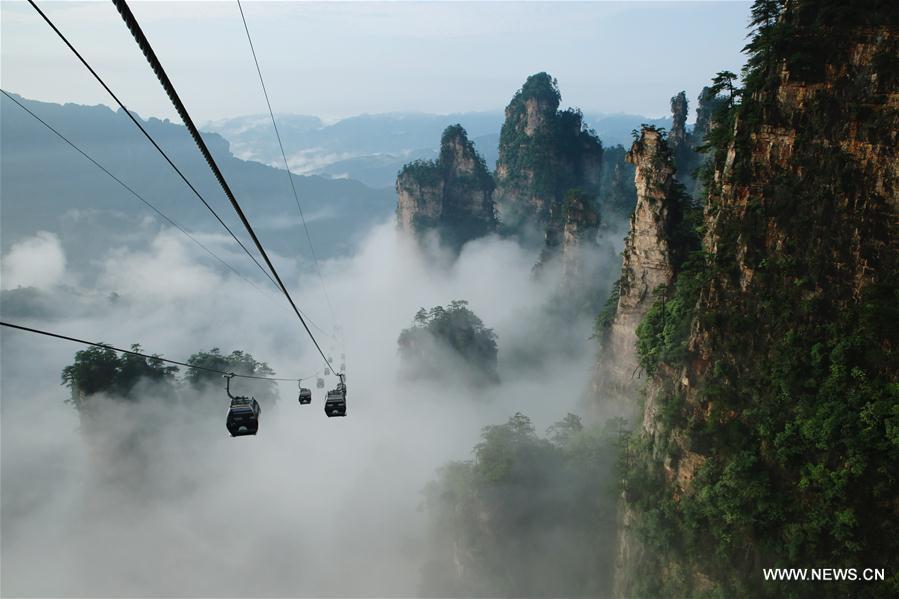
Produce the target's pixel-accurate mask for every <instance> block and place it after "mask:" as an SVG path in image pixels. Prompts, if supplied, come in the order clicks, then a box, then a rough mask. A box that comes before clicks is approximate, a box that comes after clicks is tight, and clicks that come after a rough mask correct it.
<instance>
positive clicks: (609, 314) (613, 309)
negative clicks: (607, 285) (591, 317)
mask: <svg viewBox="0 0 899 599" xmlns="http://www.w3.org/2000/svg"><path fill="white" fill-rule="evenodd" d="M620 296H621V279H618V280H617V281H615V284H614V285H613V286H612V291H611V292H610V293H609V297H607V298H606V303H605V304H603V306H602V310H600V312H599V315H597V317H596V322H595V323H594V324H593V336H594V337H596V338H597V339H599V340H600V341H602V339H603V338H604V337H605V335H606V332H607V331H608V330H609V329H610V328H611V326H612V323H613V322H615V315H616V314H617V313H618V298H619V297H620Z"/></svg>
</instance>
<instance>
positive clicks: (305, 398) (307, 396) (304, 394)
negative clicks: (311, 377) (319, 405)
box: [299, 387, 312, 406]
mask: <svg viewBox="0 0 899 599" xmlns="http://www.w3.org/2000/svg"><path fill="white" fill-rule="evenodd" d="M299 402H300V405H303V406H305V405H307V404H311V403H312V389H307V388H306V387H300V396H299Z"/></svg>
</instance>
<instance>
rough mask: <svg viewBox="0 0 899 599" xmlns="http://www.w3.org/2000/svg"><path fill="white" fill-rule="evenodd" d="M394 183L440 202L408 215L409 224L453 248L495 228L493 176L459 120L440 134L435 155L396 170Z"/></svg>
mask: <svg viewBox="0 0 899 599" xmlns="http://www.w3.org/2000/svg"><path fill="white" fill-rule="evenodd" d="M397 185H399V186H401V187H403V188H405V189H406V191H408V192H409V193H410V194H411V195H412V197H413V198H414V199H415V200H417V201H419V202H435V201H438V202H439V203H440V206H439V210H437V211H436V212H437V216H436V217H435V216H433V215H432V214H433V212H434V211H425V212H426V213H427V214H429V215H431V216H424V215H422V214H416V215H414V216H413V223H412V225H413V229H414V230H415V231H416V232H419V233H422V232H425V231H428V230H432V229H435V230H437V232H438V233H439V235H440V239H441V241H443V242H444V243H445V244H446V245H448V246H449V247H451V248H454V249H455V250H456V251H458V250H459V249H460V248H461V247H462V245H464V244H465V243H466V242H468V241H470V240H472V239H476V238H478V237H483V236H484V235H487V234H489V233H491V232H493V231H494V230H495V229H496V218H495V215H494V207H493V189H494V187H495V184H494V181H493V175H492V174H491V173H490V171H489V170H488V169H487V165H486V163H485V162H484V158H483V157H482V156H481V155H480V154H478V152H477V150H476V149H475V147H474V144H473V143H472V142H471V140H469V139H468V134H467V133H466V132H465V129H464V128H463V127H462V125H458V124H456V125H450V126H449V127H447V128H446V129H445V130H444V131H443V135H442V136H441V139H440V156H439V158H438V159H437V160H416V161H414V162H410V163H409V164H407V165H405V166H404V167H403V168H402V169H401V170H400V172H399V174H398V178H397Z"/></svg>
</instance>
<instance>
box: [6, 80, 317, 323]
mask: <svg viewBox="0 0 899 599" xmlns="http://www.w3.org/2000/svg"><path fill="white" fill-rule="evenodd" d="M0 93H3V95H4V96H6V97H7V98H9V99H10V100H12V101H13V102H15V103H16V104H17V105H18V106H19V108H21V109H22V110H24V111H25V112H26V113H28V114H29V115H31V116H32V117H33V118H34V119H35V120H37V121H38V122H39V123H40V124H42V125H43V126H44V127H46V128H47V129H49V130H50V131H52V132H53V133H54V134H55V135H56V136H57V137H59V138H60V139H61V140H63V141H64V142H66V143H67V144H68V145H69V146H71V147H72V148H73V149H74V150H75V151H77V152H78V153H79V154H81V155H82V156H84V158H86V159H87V160H89V161H90V162H91V163H92V164H93V165H94V166H96V167H97V168H98V169H100V170H101V171H103V172H104V173H106V174H107V175H108V176H109V177H110V178H111V179H112V180H113V181H115V182H116V183H118V184H119V185H120V186H122V187H123V188H124V189H125V190H127V191H128V192H129V193H130V194H131V195H133V196H134V197H135V198H137V199H138V200H140V201H141V202H143V203H144V204H145V205H146V206H148V207H149V208H150V209H151V210H153V212H155V213H156V214H157V215H158V216H159V218H161V219H163V220H165V221H166V222H167V223H169V224H170V225H172V226H173V227H175V228H176V229H178V230H179V231H181V232H182V233H183V234H184V235H185V236H187V238H188V239H190V240H191V241H193V242H194V243H195V244H197V245H198V246H199V247H200V248H202V249H203V251H205V252H206V253H207V254H209V255H210V256H212V257H213V258H215V259H216V260H218V262H219V263H221V264H223V265H224V266H225V267H227V268H228V269H229V270H230V271H231V272H233V273H234V274H236V275H237V276H238V277H240V278H241V279H243V280H244V281H245V282H246V283H248V284H250V285H252V287H253V288H254V289H256V290H257V291H258V292H259V293H261V294H262V295H263V296H264V297H265V298H266V300H269V301H272V300H271V298H270V296H269V295H267V294H266V293H265V292H264V291H263V290H262V289H261V288H260V287H259V286H258V285H256V283H254V282H253V281H251V280H250V279H248V278H247V277H245V276H244V275H243V274H242V273H241V272H240V271H238V270H237V269H236V268H235V267H234V266H232V265H231V264H230V263H228V262H227V261H225V260H224V259H223V258H221V257H219V256H218V255H217V254H216V253H215V252H213V251H212V250H211V249H209V248H208V247H207V246H206V245H205V244H203V242H201V241H200V240H199V239H197V238H196V237H194V236H193V235H191V234H190V232H189V231H187V230H186V229H185V228H184V227H182V226H181V225H180V224H178V223H177V222H176V221H175V220H173V219H172V218H170V217H169V216H168V215H166V214H165V213H164V212H162V211H161V210H159V209H158V208H157V207H156V206H154V205H153V204H152V203H151V202H150V201H149V200H147V199H146V198H144V197H143V196H142V195H140V194H139V193H137V192H136V191H135V190H134V189H133V188H132V187H130V186H129V185H128V184H127V183H125V182H124V181H122V180H121V179H119V178H118V177H117V176H115V175H114V174H113V173H112V172H110V171H109V169H107V168H106V167H105V166H103V165H102V164H100V163H99V162H97V161H96V160H94V158H93V157H92V156H90V155H89V154H88V153H87V152H85V151H84V150H82V149H81V148H79V147H78V146H77V145H75V143H74V142H73V141H71V140H70V139H69V138H68V137H66V136H65V135H63V134H62V133H60V132H59V131H58V130H57V129H56V128H54V127H53V126H52V125H51V124H50V123H48V122H47V121H45V120H44V119H42V118H41V117H39V116H38V115H37V114H35V113H34V112H33V111H31V110H30V109H29V108H28V107H27V106H25V105H24V104H22V103H21V102H19V101H18V100H17V99H16V98H15V97H14V96H13V95H12V94H10V93H9V92H7V91H6V90H4V89H0ZM304 316H306V320H308V321H309V324H311V325H312V326H313V327H315V328H316V329H318V330H319V331H320V332H322V333H323V334H327V333H326V332H325V331H324V330H323V329H322V328H321V327H320V326H318V325H317V324H315V322H313V321H312V319H310V318H309V316H308V315H307V314H305V313H304Z"/></svg>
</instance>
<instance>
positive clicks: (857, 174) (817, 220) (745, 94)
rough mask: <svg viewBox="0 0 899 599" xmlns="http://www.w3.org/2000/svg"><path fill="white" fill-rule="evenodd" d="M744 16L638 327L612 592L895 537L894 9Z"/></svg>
mask: <svg viewBox="0 0 899 599" xmlns="http://www.w3.org/2000/svg"><path fill="white" fill-rule="evenodd" d="M753 23H754V25H755V27H756V30H755V32H754V34H753V36H752V40H751V42H750V45H749V46H748V47H749V49H750V52H749V54H750V62H749V69H748V76H747V78H746V87H745V89H743V90H734V91H733V92H731V91H730V90H728V89H727V85H723V86H719V89H721V90H722V93H721V94H720V95H719V96H718V98H717V99H718V100H719V101H720V102H721V103H722V104H723V106H724V109H723V110H722V111H721V112H720V113H719V114H718V115H717V116H716V117H715V119H714V123H713V124H712V125H711V126H712V132H713V135H712V136H711V137H713V138H714V139H713V142H712V153H711V157H710V159H711V160H712V168H713V169H714V170H713V177H712V182H711V187H710V189H709V195H708V198H707V202H706V205H705V210H704V215H703V223H702V224H703V227H702V228H703V230H704V238H703V240H702V245H703V250H704V252H705V254H704V258H703V259H701V260H699V259H696V260H694V261H693V262H691V263H690V265H689V266H688V267H686V268H684V269H683V270H682V272H680V273H678V274H677V276H676V277H675V279H674V284H673V286H672V288H671V292H670V293H669V294H668V296H667V297H665V298H662V299H660V300H658V301H657V302H656V303H655V304H654V306H653V307H652V308H651V310H650V312H649V313H647V315H646V316H645V317H644V322H643V324H642V325H641V330H640V331H638V345H639V347H640V350H639V354H640V358H641V362H642V363H643V364H644V365H645V366H646V367H647V368H648V369H649V370H650V371H651V374H652V376H651V378H650V380H649V383H648V385H647V387H646V389H645V399H644V402H643V406H642V408H643V418H642V420H643V424H642V427H641V429H640V430H639V431H638V434H637V435H636V436H635V438H634V439H633V440H632V447H633V450H632V451H631V452H629V460H630V464H629V468H628V470H629V473H628V476H627V480H626V491H625V497H626V507H625V509H624V511H623V521H624V530H623V531H622V537H621V542H620V543H619V550H620V553H619V558H620V562H619V567H620V569H619V577H618V581H617V586H616V592H617V594H619V595H625V596H633V595H644V594H648V595H679V596H684V595H692V594H699V593H705V592H711V593H715V592H717V593H719V594H720V593H723V594H725V595H728V594H729V595H734V594H739V595H747V594H754V595H761V594H776V593H778V592H783V591H784V587H782V586H781V587H778V586H775V585H774V583H764V582H763V581H762V577H761V575H760V572H761V568H763V567H772V566H776V567H804V566H807V565H808V564H810V563H819V562H822V561H826V562H827V563H838V564H840V566H839V567H857V568H863V567H865V566H864V565H863V564H865V563H873V562H879V561H883V556H884V555H891V556H896V555H899V546H897V539H899V524H897V517H896V516H897V513H899V512H897V504H896V497H897V496H899V483H897V479H896V477H895V476H893V475H889V476H888V477H887V478H884V475H885V473H886V472H890V471H892V470H893V469H894V467H895V463H896V462H897V460H899V437H897V436H896V435H895V432H894V431H896V430H899V428H896V427H897V426H899V414H896V412H895V406H896V396H895V388H896V385H897V382H899V380H897V373H899V359H897V354H896V347H897V344H899V338H897V337H899V336H897V330H899V329H897V321H899V318H897V314H896V308H895V306H896V305H897V302H899V286H897V272H899V251H897V243H896V234H897V227H899V225H897V223H899V190H897V182H899V179H897V175H899V160H897V156H896V147H897V141H899V140H897V130H899V89H897V73H899V70H897V67H899V59H897V57H899V31H897V24H896V20H895V9H892V8H890V6H889V5H888V4H882V3H877V2H859V3H858V4H853V5H852V8H847V6H846V5H842V6H840V5H839V3H833V2H826V1H817V2H816V1H811V0H804V1H803V0H800V1H789V2H786V3H785V4H781V3H772V2H763V1H761V0H760V1H758V2H756V3H755V5H754V8H753ZM875 414H876V416H875ZM891 431H892V432H891ZM658 514H664V517H662V518H659V516H658ZM647 531H651V532H650V533H649V534H647ZM660 539H666V540H665V541H664V542H661V541H660ZM887 561H890V563H891V564H895V563H896V562H895V559H894V558H890V559H889V560H887ZM887 569H888V570H890V568H889V567H888V568H887ZM887 576H890V574H887ZM769 585H770V586H769ZM819 588H820V587H819ZM828 590H832V592H834V593H839V594H844V595H845V594H849V593H851V592H854V591H852V590H851V587H849V586H845V585H843V586H841V585H834V586H833V587H829V588H828ZM790 591H791V592H797V593H799V594H806V593H812V592H815V591H814V589H813V588H812V587H803V586H801V585H797V586H795V587H790ZM883 591H886V592H887V594H889V593H890V591H892V592H896V591H899V578H897V577H896V576H895V575H893V579H892V581H888V582H887V583H884V586H883V588H882V589H879V592H883ZM865 592H867V591H865ZM877 592H878V590H873V589H872V590H871V593H877Z"/></svg>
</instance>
